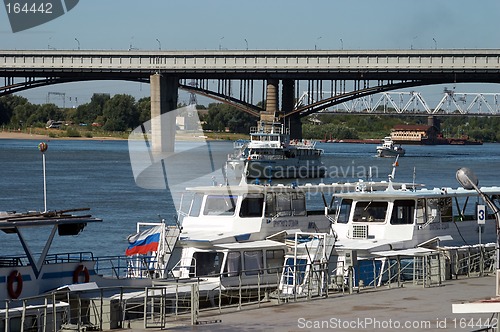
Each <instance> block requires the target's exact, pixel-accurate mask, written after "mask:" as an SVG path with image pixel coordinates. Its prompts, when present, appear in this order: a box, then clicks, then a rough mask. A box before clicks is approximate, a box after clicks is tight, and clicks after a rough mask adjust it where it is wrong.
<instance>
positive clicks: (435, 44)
mask: <svg viewBox="0 0 500 332" xmlns="http://www.w3.org/2000/svg"><path fill="white" fill-rule="evenodd" d="M432 40H434V49H435V50H437V48H438V42H437V41H436V38H432Z"/></svg>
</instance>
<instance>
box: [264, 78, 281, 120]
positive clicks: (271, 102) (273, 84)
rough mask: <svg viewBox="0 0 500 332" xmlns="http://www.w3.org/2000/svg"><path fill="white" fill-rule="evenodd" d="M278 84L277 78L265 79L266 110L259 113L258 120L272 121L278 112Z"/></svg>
mask: <svg viewBox="0 0 500 332" xmlns="http://www.w3.org/2000/svg"><path fill="white" fill-rule="evenodd" d="M278 85H279V81H278V80H277V79H269V80H267V88H266V111H265V112H264V113H261V115H260V120H261V121H265V122H273V121H274V119H275V117H276V113H277V112H278Z"/></svg>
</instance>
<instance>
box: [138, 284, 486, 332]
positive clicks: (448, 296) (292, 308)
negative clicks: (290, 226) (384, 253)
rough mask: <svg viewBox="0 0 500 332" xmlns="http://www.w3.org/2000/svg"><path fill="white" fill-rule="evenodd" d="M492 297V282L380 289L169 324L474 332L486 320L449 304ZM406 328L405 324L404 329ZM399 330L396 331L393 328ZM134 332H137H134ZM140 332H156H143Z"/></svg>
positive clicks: (222, 327) (182, 327)
mask: <svg viewBox="0 0 500 332" xmlns="http://www.w3.org/2000/svg"><path fill="white" fill-rule="evenodd" d="M493 296H495V277H494V276H493V275H491V276H486V277H476V278H464V279H458V280H447V281H445V282H444V283H443V286H439V287H430V288H422V286H414V285H405V287H403V288H387V287H380V288H378V289H373V290H365V291H362V292H361V293H359V294H356V293H355V294H352V295H349V294H344V295H342V294H334V295H331V296H330V297H329V298H322V299H317V300H311V301H304V302H302V301H301V302H296V303H293V302H292V303H286V304H281V305H277V304H276V303H275V302H270V303H268V304H263V305H261V307H260V308H257V307H256V306H255V307H254V308H252V309H250V307H244V309H243V310H241V311H235V309H234V308H233V309H229V310H231V312H227V313H225V312H224V311H223V313H222V314H218V312H217V311H215V310H214V311H209V312H201V313H200V316H199V320H198V321H199V325H196V326H191V325H189V322H186V324H185V325H182V324H176V323H175V321H170V322H169V324H167V326H166V328H167V330H175V331H217V332H224V331H228V332H229V331H325V330H337V331H347V330H348V331H351V330H352V331H356V330H365V331H371V330H381V331H382V330H383V331H401V330H408V331H473V330H479V329H480V328H484V327H485V326H484V325H485V324H487V323H488V322H490V321H491V320H492V315H491V314H453V313H452V304H454V303H455V304H456V303H464V302H470V301H475V300H479V299H489V298H491V297H493ZM405 324H410V325H408V326H407V327H405V326H406V325H405ZM398 327H399V328H398ZM137 331H139V330H137ZM143 331H150V332H151V331H160V329H157V330H155V329H147V330H143Z"/></svg>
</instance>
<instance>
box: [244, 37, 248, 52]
mask: <svg viewBox="0 0 500 332" xmlns="http://www.w3.org/2000/svg"><path fill="white" fill-rule="evenodd" d="M245 44H247V51H248V40H247V39H246V38H245Z"/></svg>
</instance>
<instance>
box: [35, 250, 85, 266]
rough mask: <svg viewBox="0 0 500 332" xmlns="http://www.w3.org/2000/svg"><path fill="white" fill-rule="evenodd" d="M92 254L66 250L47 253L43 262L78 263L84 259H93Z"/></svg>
mask: <svg viewBox="0 0 500 332" xmlns="http://www.w3.org/2000/svg"><path fill="white" fill-rule="evenodd" d="M93 260H94V254H93V253H92V252H66V253H57V254H50V255H47V257H46V258H45V261H44V262H45V264H57V263H72V262H75V263H78V262H85V261H93Z"/></svg>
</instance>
